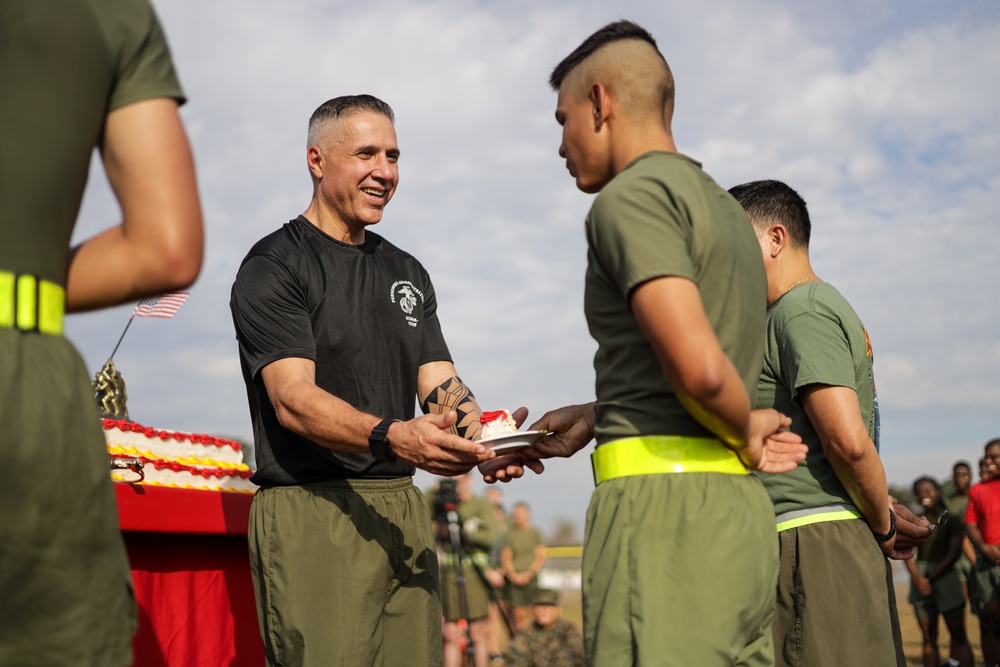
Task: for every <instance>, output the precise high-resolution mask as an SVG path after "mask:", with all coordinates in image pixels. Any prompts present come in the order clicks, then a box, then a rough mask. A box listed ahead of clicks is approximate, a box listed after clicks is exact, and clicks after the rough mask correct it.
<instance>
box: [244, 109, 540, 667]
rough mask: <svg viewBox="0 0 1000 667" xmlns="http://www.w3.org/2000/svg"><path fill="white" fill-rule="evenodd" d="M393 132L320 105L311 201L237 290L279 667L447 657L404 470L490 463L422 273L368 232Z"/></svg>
mask: <svg viewBox="0 0 1000 667" xmlns="http://www.w3.org/2000/svg"><path fill="white" fill-rule="evenodd" d="M393 122H394V115H393V111H392V109H391V108H390V107H389V105H388V104H386V103H385V102H383V101H382V100H380V99H378V98H375V97H372V96H371V95H347V96H343V97H337V98H334V99H331V100H328V101H327V102H324V103H323V104H321V105H320V106H319V107H318V108H317V109H316V110H315V111H314V112H313V114H312V117H311V118H310V120H309V128H308V136H307V149H306V166H307V167H308V169H309V174H310V176H311V179H312V186H313V195H312V200H311V201H310V202H309V205H308V207H307V208H306V210H305V212H304V213H302V214H301V215H299V216H298V217H297V218H295V219H294V220H291V221H290V222H288V223H287V224H285V225H284V226H283V227H282V228H281V229H279V230H277V231H275V232H273V233H271V234H269V235H267V236H266V237H264V238H263V239H261V240H260V241H259V242H258V243H257V244H256V245H254V247H253V248H252V249H251V250H250V252H249V253H248V254H247V256H246V258H245V259H244V260H243V263H242V265H241V266H240V269H239V272H238V274H237V276H236V281H235V283H234V285H233V290H232V300H231V303H230V306H231V310H232V314H233V322H234V326H235V329H236V338H237V341H238V343H239V353H240V364H241V366H242V369H243V379H244V383H245V385H246V390H247V397H248V400H249V405H250V415H251V418H252V420H253V425H254V451H255V454H256V458H257V471H256V472H255V473H254V476H253V477H252V480H253V481H254V482H255V483H257V484H259V485H260V487H261V488H260V490H259V491H258V492H257V493H256V495H255V496H254V499H253V505H252V507H251V511H250V534H249V540H250V559H251V565H252V567H251V573H252V575H253V578H254V591H255V593H256V602H257V615H258V620H259V621H260V626H261V631H262V635H263V639H264V650H265V654H266V656H267V660H268V664H269V665H275V664H290V665H304V666H305V667H309V666H310V665H322V666H324V667H325V666H326V665H333V664H343V665H371V664H386V665H403V664H414V665H431V664H438V663H440V662H441V606H440V603H439V599H438V585H439V581H438V563H437V556H436V552H435V543H434V535H433V533H432V531H431V517H430V512H429V510H428V508H427V506H426V504H425V501H424V498H423V494H421V492H420V490H419V489H417V488H416V487H415V486H414V485H413V480H412V476H413V473H414V470H415V469H416V468H420V469H422V470H426V471H428V472H430V473H432V474H436V475H445V476H449V475H457V474H463V473H465V472H468V470H469V469H470V468H471V467H472V466H474V465H476V464H477V463H480V462H482V461H485V460H486V459H487V458H491V457H493V456H494V453H493V452H492V451H491V450H489V449H487V448H486V447H484V446H482V445H478V444H476V443H474V442H470V441H469V440H468V439H467V438H472V439H474V438H475V437H476V436H477V435H478V434H479V432H480V431H481V426H480V424H479V414H480V409H479V406H478V404H477V403H476V400H475V397H474V396H473V395H472V392H471V391H470V390H469V388H468V387H467V386H466V385H465V384H464V383H463V382H462V380H461V379H460V378H459V377H458V374H457V372H456V370H455V366H454V365H453V363H452V360H451V354H450V353H449V351H448V346H447V345H446V343H445V339H444V335H443V334H442V332H441V324H440V322H439V320H438V316H437V297H436V294H435V292H434V286H433V284H432V283H431V279H430V276H429V275H428V274H427V271H426V270H425V269H424V267H423V266H422V265H421V264H420V262H419V261H417V260H416V259H415V258H414V257H413V256H412V255H410V254H409V253H407V252H405V251H403V250H401V249H399V248H397V247H396V246H395V245H393V244H392V243H390V242H389V241H388V240H386V239H385V238H383V237H382V236H380V235H378V234H376V233H374V232H373V231H371V229H370V227H372V226H373V225H375V224H377V223H378V222H379V221H380V220H381V219H382V212H383V210H384V208H385V207H386V205H388V203H389V201H390V200H391V199H392V196H393V194H394V193H395V191H396V185H397V183H398V181H399V169H398V164H397V162H398V160H399V157H400V149H399V146H398V143H397V141H396V130H395V127H394V125H393ZM414 399H416V401H419V404H420V407H421V410H422V411H423V412H424V413H425V414H424V416H420V417H416V418H414V403H415V402H416V401H415V400H414ZM515 419H521V420H523V419H524V412H523V411H522V412H521V413H518V417H516V418H515Z"/></svg>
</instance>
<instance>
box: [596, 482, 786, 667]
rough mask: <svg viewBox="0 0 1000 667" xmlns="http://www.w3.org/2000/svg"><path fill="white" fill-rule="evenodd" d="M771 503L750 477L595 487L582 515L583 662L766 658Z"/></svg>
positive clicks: (722, 666) (700, 662)
mask: <svg viewBox="0 0 1000 667" xmlns="http://www.w3.org/2000/svg"><path fill="white" fill-rule="evenodd" d="M777 578H778V538H777V536H776V535H775V531H774V508H773V507H772V505H771V501H770V500H769V499H768V497H767V493H766V492H765V491H764V488H763V487H762V486H761V484H760V482H759V481H758V480H757V479H756V478H754V477H753V476H751V475H727V474H720V473H681V474H659V475H640V476H635V477H621V478H617V479H612V480H609V481H606V482H602V483H601V484H600V485H599V486H598V487H597V489H596V490H595V491H594V495H593V497H592V498H591V501H590V507H589V509H588V511H587V528H586V536H585V539H584V552H583V617H584V619H583V620H584V640H585V644H586V654H587V663H588V664H589V665H592V666H594V665H596V666H599V667H618V666H622V667H631V666H632V665H643V667H650V666H657V665H663V666H665V667H666V666H668V665H669V666H673V665H697V666H698V667H733V666H734V665H739V666H751V665H752V666H754V667H757V666H765V665H768V666H769V665H771V664H772V661H773V650H772V645H771V618H772V616H773V614H774V588H775V585H776V582H777Z"/></svg>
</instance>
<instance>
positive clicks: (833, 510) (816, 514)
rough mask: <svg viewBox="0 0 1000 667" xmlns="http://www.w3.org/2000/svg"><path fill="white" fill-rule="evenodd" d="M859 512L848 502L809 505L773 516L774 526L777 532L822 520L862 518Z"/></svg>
mask: <svg viewBox="0 0 1000 667" xmlns="http://www.w3.org/2000/svg"><path fill="white" fill-rule="evenodd" d="M862 518H864V517H863V516H862V515H861V512H859V511H858V508H857V507H855V506H854V505H850V504H848V503H837V504H833V505H823V506H822V507H810V508H808V509H804V510H792V511H791V512H782V513H781V514H779V515H778V516H776V517H774V527H775V528H776V529H777V531H778V532H779V533H781V532H784V531H786V530H791V529H792V528H801V527H802V526H808V525H811V524H814V523H822V522H824V521H846V520H848V519H862Z"/></svg>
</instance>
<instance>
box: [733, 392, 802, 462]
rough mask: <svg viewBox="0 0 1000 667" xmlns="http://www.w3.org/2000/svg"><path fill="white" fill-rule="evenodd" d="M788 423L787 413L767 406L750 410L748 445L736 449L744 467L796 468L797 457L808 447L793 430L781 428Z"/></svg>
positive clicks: (800, 457)
mask: <svg viewBox="0 0 1000 667" xmlns="http://www.w3.org/2000/svg"><path fill="white" fill-rule="evenodd" d="M791 425H792V419H791V417H786V416H785V415H783V414H781V413H780V412H778V411H777V410H773V409H771V408H767V409H765V410H753V411H751V412H750V434H749V438H748V439H747V445H746V447H744V448H743V449H739V450H736V453H737V454H738V455H739V457H740V460H741V461H743V463H744V464H746V466H747V467H749V468H751V469H752V470H758V471H760V472H768V473H781V472H788V471H790V470H795V468H796V467H797V466H798V464H799V461H802V460H804V459H805V458H806V454H807V453H808V452H809V447H807V446H806V445H804V444H803V443H802V438H801V437H799V436H798V435H796V434H795V433H792V432H791V431H783V430H781V429H786V428H788V427H789V426H791Z"/></svg>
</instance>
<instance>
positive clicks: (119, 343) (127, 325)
mask: <svg viewBox="0 0 1000 667" xmlns="http://www.w3.org/2000/svg"><path fill="white" fill-rule="evenodd" d="M134 319H135V313H132V317H130V318H128V324H126V325H125V331H123V332H122V335H121V336H120V337H119V338H118V342H117V343H115V349H114V350H112V351H111V356H110V357H108V361H111V360H112V359H114V357H115V352H117V351H118V346H119V345H121V344H122V339H124V338H125V333H126V332H127V331H128V328H129V327H130V326H132V320H134Z"/></svg>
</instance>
